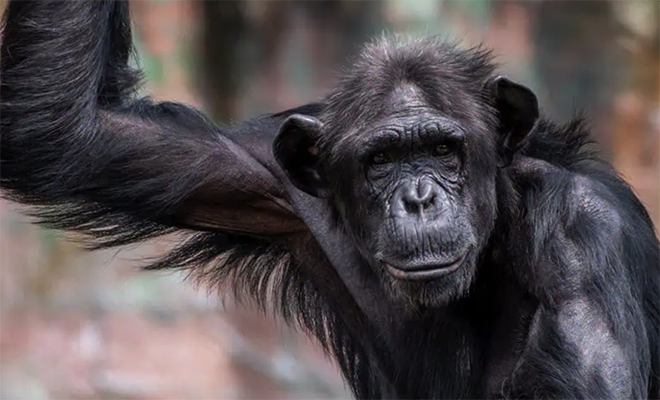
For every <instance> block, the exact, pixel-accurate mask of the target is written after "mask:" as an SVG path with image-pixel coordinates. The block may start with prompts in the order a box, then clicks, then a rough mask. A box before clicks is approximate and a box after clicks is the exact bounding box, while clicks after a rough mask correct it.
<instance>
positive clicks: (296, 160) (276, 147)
mask: <svg viewBox="0 0 660 400" xmlns="http://www.w3.org/2000/svg"><path fill="white" fill-rule="evenodd" d="M322 128H323V124H322V123H321V121H319V120H318V119H316V118H314V117H310V116H307V115H301V114H294V115H291V116H290V117H288V118H287V119H286V120H285V121H284V122H283V123H282V126H281V127H280V131H279V132H278V134H277V136H276V137H275V140H274V142H273V153H274V155H275V159H276V160H277V162H278V163H279V165H280V167H282V169H283V170H284V172H285V173H286V174H287V176H288V177H289V180H290V181H291V183H293V184H294V185H295V186H296V187H297V188H298V189H300V190H302V191H303V192H306V193H308V194H310V195H312V196H314V197H328V196H329V194H330V192H329V189H328V186H327V183H326V182H325V180H324V179H323V177H322V176H321V174H319V170H318V160H319V154H318V147H317V142H318V139H319V137H320V136H321V132H322Z"/></svg>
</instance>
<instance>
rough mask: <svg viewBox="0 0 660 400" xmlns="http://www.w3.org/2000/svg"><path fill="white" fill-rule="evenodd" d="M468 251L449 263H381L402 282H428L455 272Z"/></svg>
mask: <svg viewBox="0 0 660 400" xmlns="http://www.w3.org/2000/svg"><path fill="white" fill-rule="evenodd" d="M469 254H470V251H469V250H468V251H466V252H465V253H463V254H462V255H461V256H460V257H458V258H456V259H454V260H453V261H449V262H423V263H416V262H412V263H407V264H404V265H402V264H397V265H396V266H395V265H393V264H392V263H387V262H383V266H384V267H385V269H386V270H387V272H389V273H390V274H391V275H392V276H393V277H395V278H397V279H402V280H428V279H434V278H439V277H441V276H445V275H449V274H451V273H453V272H456V271H457V270H458V269H459V268H460V267H461V265H463V262H464V261H465V260H466V259H467V257H468V255H469Z"/></svg>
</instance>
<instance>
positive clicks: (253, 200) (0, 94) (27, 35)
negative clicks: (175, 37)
mask: <svg viewBox="0 0 660 400" xmlns="http://www.w3.org/2000/svg"><path fill="white" fill-rule="evenodd" d="M3 22H4V33H3V42H2V47H1V53H0V54H1V57H2V59H1V61H0V62H1V64H0V72H1V74H2V75H1V81H0V82H1V91H0V107H1V109H2V113H1V114H0V126H1V128H2V136H1V143H0V144H1V148H2V151H1V153H0V157H1V158H0V159H1V162H2V164H1V168H2V173H1V175H0V185H1V187H2V189H3V191H4V194H5V196H6V197H8V198H10V199H12V200H16V201H18V202H20V203H24V204H27V205H30V206H33V207H32V208H31V209H30V212H31V213H32V214H34V215H36V216H37V217H39V220H40V222H41V223H43V224H45V225H48V226H50V227H54V228H58V229H66V230H75V231H79V232H82V233H84V234H86V235H87V237H88V238H89V239H91V242H92V243H91V244H92V246H101V247H102V246H114V245H121V244H126V243H130V242H136V241H139V240H143V239H146V238H149V237H152V236H158V235H161V234H164V233H168V232H169V231H171V230H172V229H174V228H191V229H200V230H205V229H213V230H216V231H222V232H226V233H231V234H239V235H248V236H257V237H264V236H265V237H269V236H277V235H281V234H288V233H293V232H296V231H300V230H302V229H304V225H303V224H302V223H301V222H300V220H299V218H298V217H297V216H296V215H295V213H293V212H292V210H291V208H290V206H289V204H288V202H287V200H286V199H285V196H284V194H283V191H282V188H281V185H280V182H279V181H278V180H277V179H276V178H275V177H274V176H273V175H272V174H271V173H270V172H269V171H268V169H267V165H266V164H268V163H269V160H268V157H269V154H268V153H264V152H261V153H260V152H259V151H257V150H251V149H248V148H245V147H243V146H241V145H240V144H239V143H238V141H237V140H232V139H231V138H230V137H229V136H231V135H233V136H234V139H235V138H240V137H241V136H240V135H244V136H253V137H254V139H252V140H253V142H255V143H252V144H254V145H255V148H257V147H261V148H270V137H272V136H273V135H274V134H275V133H276V132H277V129H278V128H279V125H280V123H281V120H282V119H283V118H285V117H286V113H283V114H281V115H276V116H264V117H262V118H260V119H258V120H255V121H250V122H249V123H248V124H245V125H243V126H238V127H234V128H231V129H226V130H223V129H219V128H218V127H216V126H214V125H213V123H212V122H211V121H209V120H208V119H207V118H205V116H204V115H202V114H201V113H200V112H198V111H197V110H195V109H192V108H190V107H187V106H184V105H181V104H176V103H171V102H165V103H155V102H153V101H151V100H149V99H146V98H142V99H138V98H137V89H138V88H139V86H138V82H139V79H140V76H139V74H138V73H137V72H136V71H134V70H131V68H129V66H128V59H129V56H130V55H131V53H132V51H133V49H132V42H131V29H130V20H129V10H128V4H127V2H126V1H123V0H122V1H111V0H99V1H24V0H21V1H10V2H9V4H8V6H7V10H6V13H5V15H4V21H3ZM259 140H261V141H267V143H265V144H264V143H256V141H259ZM246 143H248V144H249V143H250V139H247V140H246Z"/></svg>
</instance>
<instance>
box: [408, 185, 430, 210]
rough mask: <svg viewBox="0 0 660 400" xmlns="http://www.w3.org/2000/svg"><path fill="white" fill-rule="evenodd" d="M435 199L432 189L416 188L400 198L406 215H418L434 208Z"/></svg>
mask: <svg viewBox="0 0 660 400" xmlns="http://www.w3.org/2000/svg"><path fill="white" fill-rule="evenodd" d="M436 197H437V196H436V193H435V191H434V190H433V187H428V188H417V189H416V190H410V191H408V192H406V193H405V194H404V195H403V196H402V200H403V206H404V208H405V210H406V212H407V213H408V214H420V213H422V212H423V211H428V210H430V209H432V208H434V207H435V205H436Z"/></svg>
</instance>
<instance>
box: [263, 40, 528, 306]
mask: <svg viewBox="0 0 660 400" xmlns="http://www.w3.org/2000/svg"><path fill="white" fill-rule="evenodd" d="M406 51H407V50H406ZM392 58H395V57H394V56H393V57H392ZM367 60H368V58H367ZM438 60H440V61H441V60H443V58H442V57H439V58H438ZM399 61H400V60H399ZM408 61H409V62H410V63H411V65H406V64H401V62H399V64H396V63H395V65H391V66H390V67H391V68H390V69H393V72H392V71H389V72H388V71H385V72H383V71H380V72H379V73H378V74H375V73H374V71H369V69H368V68H365V66H364V65H363V66H361V67H360V68H359V69H358V70H359V71H361V72H360V73H359V74H356V75H355V76H350V77H349V78H347V79H345V80H344V82H343V84H342V85H340V89H339V90H336V91H335V92H334V94H333V95H331V96H330V97H329V100H328V110H327V111H326V113H325V115H324V116H322V117H321V119H316V118H313V117H309V116H302V115H294V116H291V117H289V119H288V120H287V121H285V123H284V124H283V126H282V128H281V130H280V133H279V135H278V138H277V139H276V143H275V147H274V152H275V156H276V158H277V159H278V161H279V163H280V165H281V166H282V168H283V169H284V170H285V172H286V173H287V174H288V176H289V178H290V179H291V181H292V183H293V184H294V185H296V187H298V188H299V189H301V190H303V191H305V192H307V193H309V194H311V195H313V196H317V197H325V198H328V200H329V204H330V205H331V209H330V210H328V212H334V213H335V215H336V216H337V218H338V219H339V222H340V223H341V224H342V226H343V228H344V229H343V232H345V234H348V235H349V236H350V237H351V238H352V239H353V240H354V243H355V245H356V246H357V248H358V249H359V250H360V252H361V254H362V256H363V258H364V259H365V260H366V261H367V263H368V265H370V267H371V268H372V269H373V270H374V272H376V274H377V275H378V276H379V277H380V279H381V282H382V283H383V285H385V286H386V287H387V288H389V289H390V290H389V292H390V293H391V294H392V296H393V297H394V298H395V299H398V300H401V301H408V302H413V303H415V304H421V305H426V306H432V305H439V304H444V303H446V302H448V301H450V300H451V299H453V298H456V297H459V296H461V295H462V294H464V293H465V292H466V291H467V289H468V288H469V286H470V284H471V282H472V280H473V278H474V276H475V272H476V269H477V263H478V260H479V258H480V256H481V254H482V253H483V252H484V250H485V249H486V246H487V243H488V242H489V238H490V235H491V232H492V230H493V228H494V226H495V221H496V218H497V205H498V194H497V190H496V179H497V176H498V174H499V173H500V168H501V167H502V166H506V165H507V163H508V162H510V159H511V157H512V156H513V154H514V153H515V152H516V151H517V150H518V149H519V148H520V147H521V146H522V144H523V142H524V139H525V138H526V136H527V134H528V133H529V132H530V131H531V130H532V129H533V127H534V126H535V124H536V120H537V118H538V108H537V103H536V97H535V96H534V94H533V93H532V92H531V91H530V90H529V89H527V88H525V87H524V86H521V85H518V84H515V83H513V82H511V81H509V80H508V79H506V78H503V77H491V76H485V74H484V76H480V78H479V79H466V75H468V74H474V70H475V69H476V67H475V66H474V65H472V66H468V67H465V68H463V69H462V70H461V69H460V68H459V69H457V67H455V66H454V65H451V66H448V67H447V68H446V70H443V69H438V62H440V61H437V60H436V61H437V62H435V61H434V62H431V61H429V60H427V61H429V62H428V63H427V64H423V65H422V64H419V62H420V61H419V60H418V59H417V58H414V57H413V58H410V59H409V60H408ZM415 63H418V64H415ZM475 63H477V62H476V61H475ZM378 66H379V68H380V64H378ZM374 68H376V67H374ZM451 68H454V70H457V71H458V72H456V73H455V74H450V73H447V71H450V70H451ZM365 71H366V72H365ZM438 71H439V72H438ZM374 76H375V77H377V78H374ZM383 76H385V77H388V76H394V77H397V78H398V80H397V79H393V78H392V79H390V78H382V77H383ZM393 81H395V82H396V83H392V82H393Z"/></svg>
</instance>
